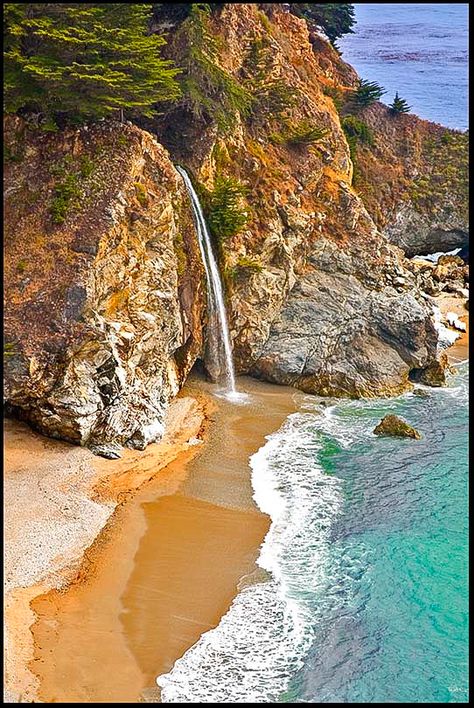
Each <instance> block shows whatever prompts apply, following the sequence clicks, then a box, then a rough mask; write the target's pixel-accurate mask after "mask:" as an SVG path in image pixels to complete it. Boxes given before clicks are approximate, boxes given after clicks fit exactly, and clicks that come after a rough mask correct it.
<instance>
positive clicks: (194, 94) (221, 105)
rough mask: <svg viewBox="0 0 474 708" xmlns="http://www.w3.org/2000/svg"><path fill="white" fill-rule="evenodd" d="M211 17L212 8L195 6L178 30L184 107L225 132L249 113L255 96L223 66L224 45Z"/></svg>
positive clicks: (201, 5)
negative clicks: (221, 49)
mask: <svg viewBox="0 0 474 708" xmlns="http://www.w3.org/2000/svg"><path fill="white" fill-rule="evenodd" d="M210 14H211V10H210V6H209V5H206V4H203V3H196V4H193V5H191V9H190V12H189V15H188V17H187V18H186V20H185V21H184V22H183V23H182V24H181V26H180V28H179V30H178V38H177V42H178V43H180V46H181V56H182V61H181V67H182V69H183V78H182V82H181V83H182V89H183V104H184V105H185V106H186V107H187V108H188V109H189V110H190V111H191V112H192V114H193V115H194V116H196V117H197V118H202V117H208V118H210V119H212V120H215V122H216V123H217V126H218V127H219V129H220V130H222V131H225V130H226V129H227V128H229V127H230V126H232V125H233V124H234V122H235V118H236V115H237V113H241V114H243V115H247V114H248V113H249V110H250V104H251V95H250V93H249V92H248V90H247V89H246V88H245V87H244V86H242V85H241V84H240V83H239V82H238V81H237V80H236V79H235V78H234V77H233V76H231V75H230V74H229V73H228V72H227V71H225V70H224V69H222V68H221V67H220V66H219V53H220V44H219V39H218V38H217V37H216V36H215V35H214V34H213V33H212V31H211V29H210V25H209V17H210Z"/></svg>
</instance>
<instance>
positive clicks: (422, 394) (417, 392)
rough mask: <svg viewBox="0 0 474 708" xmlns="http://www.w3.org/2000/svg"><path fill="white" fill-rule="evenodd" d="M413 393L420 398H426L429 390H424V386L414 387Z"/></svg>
mask: <svg viewBox="0 0 474 708" xmlns="http://www.w3.org/2000/svg"><path fill="white" fill-rule="evenodd" d="M413 395H414V396H419V397H420V398H428V397H429V395H430V393H429V391H426V389H424V388H414V389H413Z"/></svg>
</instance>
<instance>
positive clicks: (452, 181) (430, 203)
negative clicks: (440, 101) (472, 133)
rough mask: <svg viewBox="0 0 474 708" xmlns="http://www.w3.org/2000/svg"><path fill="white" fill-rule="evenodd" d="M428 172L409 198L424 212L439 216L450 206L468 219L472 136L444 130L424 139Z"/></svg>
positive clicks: (417, 182)
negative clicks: (442, 206)
mask: <svg viewBox="0 0 474 708" xmlns="http://www.w3.org/2000/svg"><path fill="white" fill-rule="evenodd" d="M422 154H423V156H424V157H425V159H426V161H427V163H428V168H427V169H424V170H423V174H422V175H421V176H420V177H418V178H417V179H416V180H414V182H413V183H412V187H411V189H410V198H411V199H412V200H413V202H414V204H415V205H416V207H417V208H418V209H419V210H421V211H429V212H436V210H437V209H438V208H439V205H441V204H445V203H446V202H448V203H449V202H450V203H451V204H452V206H453V207H456V208H457V209H458V210H459V211H460V212H462V213H463V214H464V215H465V216H466V218H467V215H468V210H469V180H468V176H469V133H468V131H466V132H465V133H461V132H457V131H455V130H445V131H444V132H442V133H441V134H439V133H438V134H437V135H435V136H430V137H427V138H425V140H424V141H423V144H422Z"/></svg>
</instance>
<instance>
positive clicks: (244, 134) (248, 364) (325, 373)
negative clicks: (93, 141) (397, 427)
mask: <svg viewBox="0 0 474 708" xmlns="http://www.w3.org/2000/svg"><path fill="white" fill-rule="evenodd" d="M269 16H270V21H271V26H270V29H269V21H268V18H266V17H265V15H263V13H262V12H261V10H259V6H258V5H254V4H241V5H237V4H227V5H225V6H224V7H223V9H222V11H221V12H219V13H216V14H215V15H213V17H212V19H211V20H210V23H211V25H210V26H211V30H212V32H213V33H214V34H215V35H216V36H219V37H220V39H221V43H222V47H223V51H222V53H221V62H222V67H223V68H224V69H225V70H226V71H227V72H228V73H229V74H230V75H231V76H233V77H234V78H235V79H237V80H239V81H241V82H244V83H245V85H246V86H249V87H250V89H252V86H255V85H257V83H258V66H256V64H255V62H254V63H253V64H252V63H251V62H250V61H249V57H250V56H252V52H253V51H255V47H256V46H262V45H258V42H262V41H263V47H264V48H263V49H262V50H261V51H262V52H263V55H264V59H265V61H268V67H269V68H268V72H267V83H268V82H270V81H275V82H279V84H278V85H280V86H281V85H285V86H287V87H291V89H292V90H294V91H295V94H296V99H295V101H294V103H293V104H292V105H291V106H290V107H288V108H287V109H286V111H285V113H284V115H283V116H280V117H276V116H275V115H274V114H271V115H270V114H266V113H265V112H264V108H263V107H261V106H260V107H259V104H258V103H257V104H256V106H255V107H254V108H253V111H252V114H251V115H250V116H249V117H248V118H242V117H241V116H238V115H236V116H235V124H234V126H233V127H229V128H227V129H226V130H221V129H219V128H218V127H217V126H216V125H215V124H214V123H213V122H212V120H208V121H207V122H206V120H205V119H203V120H202V122H201V123H200V125H199V135H195V132H196V121H195V120H194V119H193V118H192V116H191V115H190V113H189V110H188V108H187V107H186V106H183V107H182V109H181V110H178V109H174V110H173V111H172V112H170V113H169V114H168V115H165V116H164V117H163V118H162V119H161V120H160V121H159V122H157V123H155V125H154V128H153V130H154V131H156V132H157V134H158V135H159V136H160V139H162V140H163V142H164V143H165V144H166V145H167V146H168V147H169V149H170V151H171V153H172V154H173V156H174V157H175V159H176V160H179V161H180V162H181V163H182V164H185V165H186V166H187V168H188V170H189V171H190V172H191V173H192V174H193V175H194V177H195V178H196V180H197V181H200V182H201V183H203V184H204V185H205V186H206V187H208V188H210V189H212V187H213V185H214V184H215V181H216V179H217V178H218V177H219V176H221V175H225V176H228V175H231V176H233V177H234V178H236V179H237V180H239V181H240V182H241V183H243V184H244V185H246V186H247V188H248V197H247V202H246V204H245V208H246V209H247V211H248V213H249V215H250V219H249V221H248V224H247V226H246V227H245V228H244V229H243V230H242V231H241V232H240V233H239V234H237V235H236V236H233V237H231V238H229V239H227V240H226V241H225V243H224V244H223V245H222V247H221V269H222V271H223V272H224V273H233V274H234V277H233V278H232V279H230V278H228V279H227V296H228V315H229V320H230V328H231V336H232V339H233V344H234V356H235V362H236V366H237V369H238V371H239V372H241V373H244V372H250V373H251V374H252V375H254V376H257V377H260V378H263V379H266V380H270V381H272V382H276V383H284V384H290V385H293V386H296V387H298V388H301V389H303V390H305V391H309V392H312V393H319V394H322V395H328V394H330V395H342V396H377V395H393V394H396V393H399V392H401V391H403V390H406V389H407V388H408V387H409V386H410V384H409V381H408V374H409V371H410V370H411V369H412V368H414V367H416V368H422V367H424V366H426V365H428V364H429V363H430V362H431V361H432V360H434V358H435V354H436V333H435V331H434V328H433V325H432V322H431V318H430V315H431V312H430V308H429V307H428V306H427V304H426V302H425V301H423V300H422V299H420V297H419V293H418V291H417V289H416V286H415V281H414V277H413V275H412V274H411V273H409V272H407V271H406V268H405V265H404V258H403V253H402V251H400V250H399V249H397V248H394V247H391V246H390V244H389V243H388V241H387V238H386V237H385V236H383V234H382V233H381V232H380V231H379V230H378V229H377V227H376V224H375V223H374V220H373V217H372V215H371V214H370V213H369V211H368V210H367V209H366V206H365V204H364V202H363V200H362V199H361V198H360V196H359V195H358V194H357V190H356V189H354V186H353V184H352V181H353V164H352V161H351V158H350V151H349V146H348V144H347V141H346V138H345V135H344V132H343V130H342V127H341V120H340V116H339V114H338V111H337V110H336V108H335V104H334V102H333V100H332V98H331V97H330V96H329V94H330V93H331V91H333V90H334V89H335V88H336V89H341V90H343V91H347V90H348V88H349V87H350V86H352V85H354V83H355V82H356V80H357V76H356V74H355V72H354V71H353V70H352V69H351V68H350V67H348V66H347V65H346V64H344V62H342V61H341V60H340V58H339V57H338V55H337V53H336V52H335V51H334V49H333V48H332V47H330V46H329V45H328V44H327V43H326V42H325V41H324V40H322V39H320V38H317V37H314V36H313V37H311V38H310V37H309V35H308V30H307V27H306V24H305V22H304V21H303V20H300V19H298V18H296V17H295V16H293V15H292V14H290V13H286V12H283V11H282V10H281V8H279V7H278V6H275V5H272V8H271V12H269ZM178 37H179V33H178V34H177V35H175V36H173V33H171V34H170V40H169V42H170V43H169V45H168V51H169V55H170V56H171V57H174V58H175V59H176V61H178V62H179V59H180V56H181V55H182V46H181V44H180V43H179V41H178ZM265 42H266V43H267V44H266V45H265ZM265 46H266V49H265ZM259 51H260V50H259ZM265 52H267V53H266V54H265ZM265 57H266V58H265ZM305 124H306V125H310V126H313V127H315V128H319V129H321V130H322V131H323V132H324V135H323V137H321V138H320V139H318V140H317V141H315V142H313V143H309V144H304V143H300V144H295V143H294V142H293V143H292V142H291V140H286V139H285V135H286V134H287V132H288V130H289V128H288V126H290V129H291V127H293V128H294V127H295V126H301V125H305ZM176 126H179V134H178V133H177V131H176ZM183 132H184V133H185V134H186V135H190V136H192V138H191V141H190V142H189V141H183V140H179V135H181V133H183ZM377 194H378V191H377ZM249 261H250V262H252V261H253V262H255V263H257V264H258V268H254V269H246V268H245V267H242V265H241V264H242V263H246V262H249Z"/></svg>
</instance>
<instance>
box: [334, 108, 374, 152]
mask: <svg viewBox="0 0 474 708" xmlns="http://www.w3.org/2000/svg"><path fill="white" fill-rule="evenodd" d="M341 126H342V129H343V131H344V133H345V136H346V138H354V139H355V140H356V142H359V143H363V144H365V145H370V146H372V145H373V144H374V135H373V133H372V131H371V129H370V128H369V126H368V125H367V123H364V121H363V120H360V118H357V117H356V116H351V115H348V116H345V118H343V119H342V121H341Z"/></svg>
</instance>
